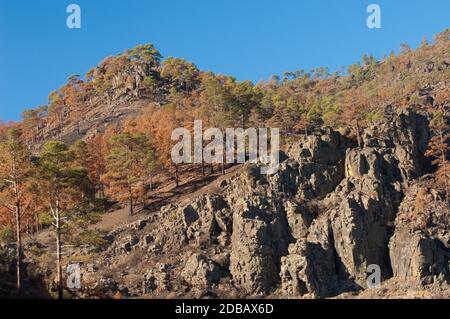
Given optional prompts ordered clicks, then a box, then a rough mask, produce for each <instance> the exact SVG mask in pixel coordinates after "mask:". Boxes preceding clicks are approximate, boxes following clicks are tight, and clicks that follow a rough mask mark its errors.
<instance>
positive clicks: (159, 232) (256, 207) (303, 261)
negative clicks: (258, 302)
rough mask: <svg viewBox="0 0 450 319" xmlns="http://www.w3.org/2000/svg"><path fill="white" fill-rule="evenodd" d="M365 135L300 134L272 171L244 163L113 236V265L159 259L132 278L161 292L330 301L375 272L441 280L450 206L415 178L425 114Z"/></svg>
mask: <svg viewBox="0 0 450 319" xmlns="http://www.w3.org/2000/svg"><path fill="white" fill-rule="evenodd" d="M361 136H362V145H361V147H358V146H357V143H355V142H354V141H352V140H351V139H349V138H348V137H346V136H344V135H342V134H340V133H338V132H335V131H333V130H331V129H327V130H321V131H318V132H316V133H314V134H311V135H309V136H304V137H299V139H298V142H296V143H294V144H292V145H291V146H290V147H288V149H287V151H286V158H285V159H284V160H283V161H282V163H281V164H280V168H279V171H278V172H277V173H276V174H274V175H261V174H260V170H259V167H258V166H255V165H244V166H243V167H242V168H241V173H240V174H239V175H236V176H234V177H231V178H229V179H227V180H224V181H223V182H222V183H221V184H220V190H219V191H215V192H214V193H206V194H203V195H201V196H199V197H198V198H196V199H194V200H193V201H191V202H186V203H181V204H178V205H173V204H172V205H169V206H166V207H163V208H162V209H161V211H160V213H159V215H158V217H157V218H156V219H154V220H149V221H140V222H137V223H134V224H133V225H130V227H125V228H124V230H123V232H124V233H125V234H121V233H118V234H114V238H115V242H114V244H113V246H112V247H113V248H111V249H110V250H109V255H108V256H109V258H110V261H109V262H110V263H111V264H112V265H114V264H115V263H118V261H115V259H117V260H123V259H124V258H125V260H127V259H126V258H129V259H131V258H132V257H133V254H138V253H140V254H142V255H143V256H145V257H144V259H145V260H158V262H157V263H156V266H154V267H152V268H151V269H148V267H146V265H147V263H146V262H142V266H143V268H144V269H145V271H144V272H143V273H142V274H141V275H140V276H141V277H139V278H141V279H140V280H141V282H142V290H143V291H144V292H145V294H147V295H150V296H157V297H161V296H163V297H167V296H173V295H170V293H177V292H178V296H180V297H185V296H191V297H192V296H194V297H197V296H205V295H208V294H211V295H208V296H214V297H230V296H232V297H252V296H253V297H255V296H262V295H265V294H269V293H271V294H275V296H280V297H302V296H305V297H320V298H322V297H332V296H336V295H338V294H341V293H344V292H349V291H357V290H361V289H367V288H368V284H367V277H368V268H370V267H369V266H373V265H377V266H379V269H380V270H381V274H380V280H382V281H384V280H388V279H389V280H390V279H391V278H392V279H399V280H401V281H402V282H403V283H404V284H405V285H428V284H437V285H445V284H446V282H447V281H448V278H449V274H450V271H449V243H450V239H449V236H450V235H449V233H450V232H449V220H450V218H449V217H450V216H449V212H450V209H449V207H448V200H447V199H445V198H443V195H442V194H440V193H439V192H437V191H435V190H434V189H433V179H432V177H423V178H422V179H418V178H419V177H421V176H422V175H423V172H424V165H425V164H426V162H425V160H424V156H423V153H424V151H425V150H426V147H427V143H428V138H429V131H428V121H427V119H426V117H424V116H422V115H420V114H417V113H414V112H412V111H410V110H406V111H403V112H400V113H399V114H392V115H389V114H388V115H387V119H386V120H385V121H384V122H381V123H379V124H377V125H376V126H372V127H369V128H368V129H366V130H365V132H364V133H363V134H362V135H361ZM112 252H113V253H112ZM120 258H122V259H120ZM163 261H164V262H163ZM165 262H170V265H171V267H170V269H169V268H168V267H163V266H161V265H166V264H165ZM99 268H100V269H101V267H99ZM131 291H132V290H131ZM444 291H445V289H444Z"/></svg>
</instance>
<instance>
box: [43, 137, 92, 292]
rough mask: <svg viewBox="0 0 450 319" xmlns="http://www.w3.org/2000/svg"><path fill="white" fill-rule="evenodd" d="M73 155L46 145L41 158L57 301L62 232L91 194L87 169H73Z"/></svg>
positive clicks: (60, 284) (59, 145) (57, 144)
mask: <svg viewBox="0 0 450 319" xmlns="http://www.w3.org/2000/svg"><path fill="white" fill-rule="evenodd" d="M74 166H75V165H74V154H73V152H71V151H70V150H69V149H68V147H67V146H66V145H65V144H64V143H62V142H57V141H51V142H47V143H46V144H45V145H44V147H43V150H42V152H41V154H40V159H39V188H40V192H41V193H42V195H43V197H44V200H45V207H46V208H48V209H49V210H50V212H51V214H52V217H53V222H52V225H53V226H54V229H55V237H56V264H57V266H56V267H57V282H58V298H59V299H62V298H63V281H62V278H63V276H62V230H63V224H64V223H65V222H66V221H67V219H68V218H69V217H70V212H71V210H72V209H73V208H74V207H76V205H77V203H78V202H79V201H80V200H81V199H82V198H83V197H85V196H86V194H87V193H88V190H87V189H88V187H89V180H88V177H87V173H86V171H85V170H84V169H81V168H79V167H74Z"/></svg>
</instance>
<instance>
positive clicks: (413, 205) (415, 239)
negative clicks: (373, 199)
mask: <svg viewBox="0 0 450 319" xmlns="http://www.w3.org/2000/svg"><path fill="white" fill-rule="evenodd" d="M433 182H434V181H433V179H432V178H431V177H430V176H425V177H424V178H422V179H421V180H420V181H419V182H418V183H417V184H415V185H414V186H413V187H411V188H410V189H408V191H407V192H406V196H405V198H404V200H403V202H402V204H401V205H400V209H399V213H398V216H397V220H396V229H395V233H394V235H393V236H392V238H391V240H390V243H389V247H390V259H391V263H392V269H393V272H394V275H395V276H396V277H398V278H399V279H401V280H402V281H404V282H410V283H413V284H414V283H416V284H417V283H420V284H430V283H434V282H444V281H445V282H448V281H449V279H450V269H449V260H450V227H449V226H450V206H449V203H448V200H446V199H445V198H442V196H440V194H439V193H437V192H436V191H434V190H433V189H432V185H433Z"/></svg>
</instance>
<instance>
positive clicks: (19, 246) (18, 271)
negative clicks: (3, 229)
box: [16, 203, 22, 291]
mask: <svg viewBox="0 0 450 319" xmlns="http://www.w3.org/2000/svg"><path fill="white" fill-rule="evenodd" d="M20 214H21V211H20V204H19V203H16V240H17V243H16V276H17V278H16V279H17V281H16V287H17V290H19V291H20V290H21V289H22V234H21V229H20V224H21V216H20Z"/></svg>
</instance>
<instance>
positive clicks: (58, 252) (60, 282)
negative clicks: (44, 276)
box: [55, 200, 64, 299]
mask: <svg viewBox="0 0 450 319" xmlns="http://www.w3.org/2000/svg"><path fill="white" fill-rule="evenodd" d="M55 228H56V268H57V276H58V299H63V298H64V291H63V275H62V261H61V259H62V251H61V246H62V245H61V216H60V211H59V201H58V200H57V201H56V209H55Z"/></svg>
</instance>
